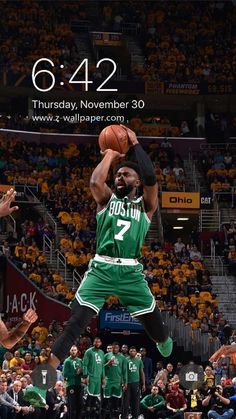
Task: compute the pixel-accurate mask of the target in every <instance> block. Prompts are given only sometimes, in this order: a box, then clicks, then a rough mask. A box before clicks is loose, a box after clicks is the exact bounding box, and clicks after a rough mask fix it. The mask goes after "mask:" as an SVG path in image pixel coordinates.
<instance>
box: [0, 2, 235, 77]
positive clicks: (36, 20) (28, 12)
mask: <svg viewBox="0 0 236 419" xmlns="http://www.w3.org/2000/svg"><path fill="white" fill-rule="evenodd" d="M98 11H99V16H98V17H97V18H98V19H99V28H98V29H99V30H101V28H102V29H104V30H112V31H115V32H120V31H123V28H124V27H125V26H127V24H131V25H132V24H133V26H134V27H135V28H136V33H135V34H134V35H135V37H136V39H137V33H138V35H140V43H141V44H142V47H143V53H144V55H145V61H144V63H143V64H140V65H135V66H133V67H132V69H131V74H132V77H133V78H137V79H140V78H141V79H143V80H145V81H149V80H161V81H171V82H182V81H184V82H193V83H194V82H199V81H200V82H201V81H206V82H215V81H223V82H228V81H234V80H235V76H234V74H235V30H234V20H235V13H236V11H235V5H234V4H233V3H232V2H226V1H222V2H210V3H208V2H205V3H201V4H199V3H198V2H188V3H186V2H184V1H181V2H179V3H178V5H177V6H176V5H175V4H174V3H171V2H162V3H158V4H155V3H153V2H145V4H142V3H140V2H138V1H122V2H114V4H112V5H110V4H109V3H106V2H99V3H98ZM0 19H1V23H2V25H1V28H2V29H1V32H0V33H1V38H2V47H1V63H0V64H2V68H4V69H7V71H8V77H10V80H11V81H14V80H16V79H17V78H18V77H19V75H28V74H30V73H31V70H32V66H33V64H34V62H35V61H36V60H37V59H38V58H41V57H48V58H50V59H52V60H53V61H54V63H55V64H64V65H66V66H67V70H66V72H65V71H63V69H62V70H59V72H58V70H56V72H57V73H58V76H59V77H61V76H64V77H69V76H70V75H71V74H73V71H75V69H76V67H78V63H79V61H80V54H79V45H77V44H76V42H75V35H74V33H73V31H72V30H73V29H74V28H75V27H76V24H79V23H80V22H84V21H86V22H90V26H91V25H92V26H93V29H96V26H94V24H95V22H94V16H93V15H92V14H91V16H90V15H89V14H88V9H87V8H86V7H85V5H84V2H80V3H78V2H74V1H72V2H70V3H69V4H67V5H66V7H65V4H63V3H62V2H61V3H60V4H58V3H57V2H56V4H55V7H54V2H50V3H48V2H46V3H42V2H39V1H35V0H34V1H33V2H29V1H27V0H24V1H22V2H21V5H20V6H19V5H17V4H13V3H11V4H9V3H8V2H7V1H4V7H3V13H2V15H1V18H0ZM3 23H4V24H3ZM90 71H91V72H92V73H94V74H95V73H96V69H95V67H94V66H93V68H90Z"/></svg>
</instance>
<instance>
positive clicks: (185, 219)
mask: <svg viewBox="0 0 236 419" xmlns="http://www.w3.org/2000/svg"><path fill="white" fill-rule="evenodd" d="M188 220H189V218H188V217H179V218H177V221H188Z"/></svg>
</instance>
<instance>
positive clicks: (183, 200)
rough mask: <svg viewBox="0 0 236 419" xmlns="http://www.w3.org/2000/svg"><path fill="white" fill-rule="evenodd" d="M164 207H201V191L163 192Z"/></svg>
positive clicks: (162, 202)
mask: <svg viewBox="0 0 236 419" xmlns="http://www.w3.org/2000/svg"><path fill="white" fill-rule="evenodd" d="M161 205H162V208H182V209H199V208H200V193H199V192H162V194H161Z"/></svg>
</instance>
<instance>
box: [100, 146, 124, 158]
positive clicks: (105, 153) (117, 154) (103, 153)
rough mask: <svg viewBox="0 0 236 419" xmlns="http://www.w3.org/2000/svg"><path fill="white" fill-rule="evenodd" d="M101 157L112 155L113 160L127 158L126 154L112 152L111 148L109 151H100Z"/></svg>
mask: <svg viewBox="0 0 236 419" xmlns="http://www.w3.org/2000/svg"><path fill="white" fill-rule="evenodd" d="M100 153H101V155H102V156H103V157H104V156H106V155H107V154H110V155H111V156H112V157H113V160H115V159H122V158H123V157H125V154H121V153H119V151H115V150H111V148H108V149H107V150H104V151H100Z"/></svg>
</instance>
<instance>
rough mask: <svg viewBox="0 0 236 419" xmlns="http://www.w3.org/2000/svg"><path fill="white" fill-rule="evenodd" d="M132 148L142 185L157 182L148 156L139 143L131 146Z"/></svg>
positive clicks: (151, 184)
mask: <svg viewBox="0 0 236 419" xmlns="http://www.w3.org/2000/svg"><path fill="white" fill-rule="evenodd" d="M133 150H134V154H135V157H136V160H137V162H138V166H139V170H140V173H141V178H142V181H143V183H144V185H146V186H154V185H155V184H156V183H157V179H156V175H155V172H154V167H153V164H152V161H151V159H150V157H149V156H148V155H147V153H146V152H145V151H144V149H143V147H142V146H141V144H139V143H138V144H135V145H134V146H133Z"/></svg>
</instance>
